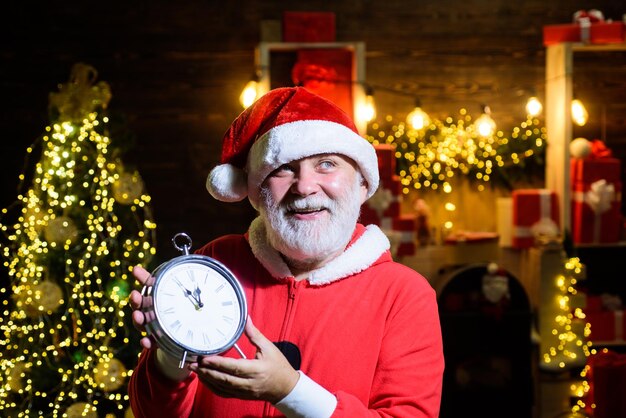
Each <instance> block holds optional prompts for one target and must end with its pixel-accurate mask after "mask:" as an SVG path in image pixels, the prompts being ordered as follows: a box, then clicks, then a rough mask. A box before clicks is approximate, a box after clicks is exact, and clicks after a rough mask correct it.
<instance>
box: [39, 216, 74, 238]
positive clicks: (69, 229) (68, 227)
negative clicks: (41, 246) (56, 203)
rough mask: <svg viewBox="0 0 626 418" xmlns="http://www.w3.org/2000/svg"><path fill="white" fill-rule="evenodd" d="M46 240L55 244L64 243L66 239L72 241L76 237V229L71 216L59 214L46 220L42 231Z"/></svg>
mask: <svg viewBox="0 0 626 418" xmlns="http://www.w3.org/2000/svg"><path fill="white" fill-rule="evenodd" d="M44 236H45V238H46V241H48V242H51V243H52V242H54V243H55V244H60V245H62V244H65V243H67V242H68V241H69V242H70V243H72V242H74V240H76V238H77V237H78V229H77V228H76V225H75V224H74V221H72V219H71V218H69V217H67V216H59V217H56V218H54V219H52V220H51V221H50V222H48V225H47V226H46V229H45V231H44Z"/></svg>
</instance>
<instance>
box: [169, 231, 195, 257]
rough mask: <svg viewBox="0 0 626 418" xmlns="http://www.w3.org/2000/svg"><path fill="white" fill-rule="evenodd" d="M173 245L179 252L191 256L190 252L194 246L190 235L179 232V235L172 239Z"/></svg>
mask: <svg viewBox="0 0 626 418" xmlns="http://www.w3.org/2000/svg"><path fill="white" fill-rule="evenodd" d="M172 244H173V245H174V247H175V248H176V249H177V250H178V251H181V252H182V253H183V254H184V255H189V250H190V249H191V244H192V241H191V237H190V236H189V235H187V234H185V233H184V232H179V233H178V234H176V235H174V238H172Z"/></svg>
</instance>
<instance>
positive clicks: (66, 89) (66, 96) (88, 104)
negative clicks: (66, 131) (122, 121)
mask: <svg viewBox="0 0 626 418" xmlns="http://www.w3.org/2000/svg"><path fill="white" fill-rule="evenodd" d="M96 78H98V72H97V71H96V69H95V68H93V67H92V66H90V65H86V64H83V63H78V64H74V66H73V67H72V72H71V73H70V80H69V82H67V83H66V84H61V85H60V86H59V92H58V93H50V97H49V102H50V105H49V106H50V107H51V108H55V109H56V110H57V111H58V112H59V119H61V120H67V121H73V122H77V123H80V122H81V121H82V120H83V119H84V118H85V117H86V116H87V115H88V114H89V113H90V112H92V111H93V110H95V109H96V108H97V107H101V108H103V109H106V107H107V105H108V104H109V101H110V100H111V89H110V87H109V85H108V84H107V83H105V82H104V81H100V82H99V83H98V84H96V85H94V82H95V81H96Z"/></svg>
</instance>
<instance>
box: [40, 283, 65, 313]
mask: <svg viewBox="0 0 626 418" xmlns="http://www.w3.org/2000/svg"><path fill="white" fill-rule="evenodd" d="M33 290H34V291H35V295H34V302H35V304H36V305H37V306H38V308H39V307H41V308H40V309H39V310H44V311H45V312H54V311H56V310H57V308H58V307H59V306H60V305H61V303H62V302H63V291H62V290H61V287H59V285H58V284H56V283H54V282H52V281H50V280H44V281H43V282H41V283H39V284H37V285H35V287H34V288H33Z"/></svg>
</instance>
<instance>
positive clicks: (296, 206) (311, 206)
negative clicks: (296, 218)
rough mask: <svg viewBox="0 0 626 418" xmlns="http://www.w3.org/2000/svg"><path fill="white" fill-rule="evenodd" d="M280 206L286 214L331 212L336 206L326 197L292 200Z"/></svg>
mask: <svg viewBox="0 0 626 418" xmlns="http://www.w3.org/2000/svg"><path fill="white" fill-rule="evenodd" d="M280 206H281V208H282V209H283V210H285V211H287V212H297V211H313V210H322V209H326V210H330V211H332V210H334V209H335V206H336V204H335V202H334V201H333V200H332V199H329V198H327V197H321V196H311V197H302V198H294V199H292V200H290V201H288V202H282V203H281V204H280Z"/></svg>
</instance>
